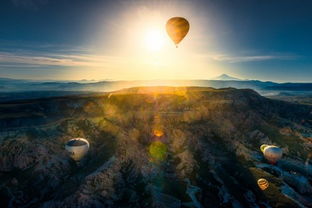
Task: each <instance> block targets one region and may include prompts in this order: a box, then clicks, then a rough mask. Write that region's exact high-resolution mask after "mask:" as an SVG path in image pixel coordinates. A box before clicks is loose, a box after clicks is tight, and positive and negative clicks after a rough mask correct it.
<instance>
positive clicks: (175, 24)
mask: <svg viewBox="0 0 312 208" xmlns="http://www.w3.org/2000/svg"><path fill="white" fill-rule="evenodd" d="M189 29H190V24H189V22H188V21H187V20H186V19H185V18H183V17H172V18H170V19H169V20H168V21H167V24H166V30H167V33H168V35H169V37H170V38H171V40H172V41H173V42H174V44H175V45H176V47H178V44H179V43H180V42H181V40H183V38H184V37H185V36H186V34H187V33H188V31H189Z"/></svg>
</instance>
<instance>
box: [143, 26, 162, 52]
mask: <svg viewBox="0 0 312 208" xmlns="http://www.w3.org/2000/svg"><path fill="white" fill-rule="evenodd" d="M144 45H145V47H146V48H147V49H148V50H150V51H159V50H160V49H161V48H162V47H163V46H164V35H163V33H162V32H161V30H160V29H157V28H150V29H148V30H146V32H145V36H144Z"/></svg>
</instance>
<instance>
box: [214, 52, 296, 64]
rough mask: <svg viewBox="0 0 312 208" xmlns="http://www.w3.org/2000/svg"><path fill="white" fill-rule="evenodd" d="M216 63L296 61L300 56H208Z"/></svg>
mask: <svg viewBox="0 0 312 208" xmlns="http://www.w3.org/2000/svg"><path fill="white" fill-rule="evenodd" d="M208 57H209V58H211V59H212V60H214V61H221V62H228V63H239V62H254V61H268V60H294V59H296V58H298V56H294V55H256V56H231V55H224V54H217V55H208Z"/></svg>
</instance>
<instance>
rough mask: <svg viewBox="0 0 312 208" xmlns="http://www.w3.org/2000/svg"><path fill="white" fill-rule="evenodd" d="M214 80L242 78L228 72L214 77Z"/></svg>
mask: <svg viewBox="0 0 312 208" xmlns="http://www.w3.org/2000/svg"><path fill="white" fill-rule="evenodd" d="M212 80H241V79H238V78H236V77H231V76H229V75H227V74H221V75H220V76H217V77H215V78H212Z"/></svg>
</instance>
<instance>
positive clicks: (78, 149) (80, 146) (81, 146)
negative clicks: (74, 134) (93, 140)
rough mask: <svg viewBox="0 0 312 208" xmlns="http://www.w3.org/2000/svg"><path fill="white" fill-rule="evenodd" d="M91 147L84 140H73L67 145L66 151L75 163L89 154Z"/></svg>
mask: <svg viewBox="0 0 312 208" xmlns="http://www.w3.org/2000/svg"><path fill="white" fill-rule="evenodd" d="M89 147H90V144H89V142H88V141H87V140H86V139H83V138H74V139H71V140H69V141H68V142H67V143H66V145H65V149H66V150H67V152H69V155H70V157H71V158H72V159H73V160H75V161H80V160H81V159H82V158H83V157H84V156H85V155H86V154H87V153H88V151H89Z"/></svg>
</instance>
